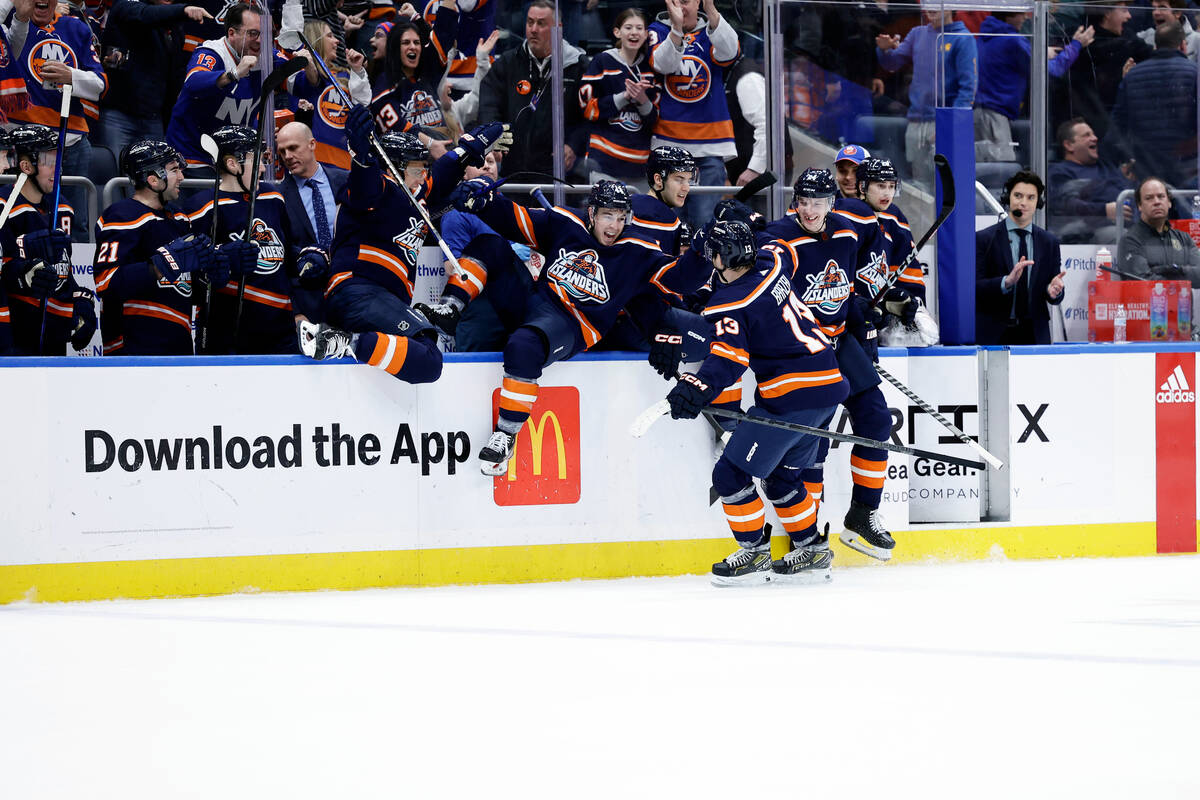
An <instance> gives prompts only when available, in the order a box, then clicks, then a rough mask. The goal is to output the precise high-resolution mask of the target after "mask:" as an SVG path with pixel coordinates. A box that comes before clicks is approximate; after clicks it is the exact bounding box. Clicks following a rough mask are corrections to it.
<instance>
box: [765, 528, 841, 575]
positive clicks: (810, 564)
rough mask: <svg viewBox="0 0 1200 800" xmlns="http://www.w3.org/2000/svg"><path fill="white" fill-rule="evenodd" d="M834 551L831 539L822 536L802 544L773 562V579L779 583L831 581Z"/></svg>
mask: <svg viewBox="0 0 1200 800" xmlns="http://www.w3.org/2000/svg"><path fill="white" fill-rule="evenodd" d="M832 566H833V551H832V550H830V549H829V539H828V538H827V537H825V536H820V537H818V538H817V539H816V540H814V541H813V542H812V543H811V544H805V545H801V546H800V547H797V548H795V549H793V550H791V551H790V552H788V554H787V555H785V556H784V557H783V558H781V559H779V560H778V561H772V562H771V572H772V573H773V575H772V580H774V581H776V582H778V583H797V584H807V583H829V582H830V581H832V580H833V574H832V572H833V570H832Z"/></svg>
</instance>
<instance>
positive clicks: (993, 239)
mask: <svg viewBox="0 0 1200 800" xmlns="http://www.w3.org/2000/svg"><path fill="white" fill-rule="evenodd" d="M1030 229H1031V230H1032V231H1033V236H1032V241H1031V247H1030V254H1029V257H1030V258H1032V259H1033V266H1031V267H1028V268H1027V269H1026V272H1025V273H1022V275H1021V281H1022V282H1024V281H1026V280H1030V281H1031V282H1030V283H1029V306H1028V307H1027V308H1024V309H1021V308H1018V309H1017V316H1018V318H1019V319H1022V320H1027V319H1031V320H1032V322H1033V331H1034V336H1035V339H1036V341H1037V343H1038V344H1050V310H1049V309H1048V308H1047V307H1046V303H1050V304H1052V305H1058V304H1059V303H1061V302H1062V301H1063V297H1064V296H1065V294H1066V293H1065V292H1064V293H1063V294H1060V295H1059V296H1058V299H1056V300H1051V299H1050V298H1049V296H1048V295H1047V294H1046V289H1047V287H1048V286H1049V285H1050V281H1051V280H1052V279H1053V278H1054V276H1055V275H1057V274H1058V273H1059V272H1061V271H1062V255H1061V254H1060V253H1059V245H1058V237H1056V236H1055V235H1054V234H1052V233H1050V232H1049V231H1047V230H1046V229H1045V228H1039V227H1038V226H1037V225H1033V226H1031V228H1030ZM1012 268H1013V256H1012V248H1011V247H1010V246H1009V243H1008V226H1007V225H1006V223H1005V221H1004V220H1001V221H1000V222H998V223H996V224H995V225H993V226H991V227H990V228H984V229H983V230H981V231H977V232H976V233H975V342H976V343H977V344H1000V343H1001V340H1002V337H1003V336H1004V333H1005V331H1006V330H1007V328H1008V319H1009V315H1010V312H1011V311H1012V303H1013V296H1012V293H1011V292H1010V293H1008V294H1005V293H1004V289H1003V287H1002V286H1001V281H1003V280H1004V277H1005V276H1006V275H1008V273H1010V272H1012ZM1029 270H1033V274H1032V275H1031V276H1030V275H1029ZM1027 276H1028V277H1027ZM1014 291H1015V289H1014Z"/></svg>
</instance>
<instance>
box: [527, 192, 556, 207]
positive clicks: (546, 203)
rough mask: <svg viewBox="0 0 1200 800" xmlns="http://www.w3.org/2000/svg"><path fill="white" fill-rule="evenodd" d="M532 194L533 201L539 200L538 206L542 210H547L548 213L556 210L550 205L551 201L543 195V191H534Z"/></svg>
mask: <svg viewBox="0 0 1200 800" xmlns="http://www.w3.org/2000/svg"><path fill="white" fill-rule="evenodd" d="M530 194H531V195H533V199H534V200H537V203H538V205H539V206H541V207H542V208H544V209H546V210H547V211H552V210H553V209H554V206H552V205H550V201H549V200H547V199H546V195H544V194H542V190H541V189H534V190H533V191H532V192H530Z"/></svg>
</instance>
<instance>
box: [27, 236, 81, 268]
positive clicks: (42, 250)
mask: <svg viewBox="0 0 1200 800" xmlns="http://www.w3.org/2000/svg"><path fill="white" fill-rule="evenodd" d="M70 247H71V237H70V236H68V235H67V234H66V233H63V232H62V231H60V230H58V229H57V228H56V229H55V230H52V231H49V230H45V231H43V230H39V231H30V232H29V233H24V234H21V235H20V236H18V237H17V256H18V257H20V258H24V259H27V260H29V261H43V262H45V263H46V264H51V265H53V264H58V263H60V262H62V261H66V260H67V251H68V249H69V248H70Z"/></svg>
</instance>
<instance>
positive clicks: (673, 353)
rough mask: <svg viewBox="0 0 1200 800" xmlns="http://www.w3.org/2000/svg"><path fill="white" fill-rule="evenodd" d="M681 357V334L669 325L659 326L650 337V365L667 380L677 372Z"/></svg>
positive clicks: (673, 377) (671, 378)
mask: <svg viewBox="0 0 1200 800" xmlns="http://www.w3.org/2000/svg"><path fill="white" fill-rule="evenodd" d="M682 359H683V335H682V334H680V332H679V331H677V330H675V329H674V328H672V327H671V326H669V325H668V326H665V327H663V328H660V329H659V330H658V332H657V333H655V334H654V335H653V336H651V337H650V358H649V361H650V366H652V367H654V371H655V372H657V373H658V374H659V375H662V376H663V377H664V378H666V379H667V380H669V381H673V380H675V378H676V377H677V375H678V373H679V362H680V360H682Z"/></svg>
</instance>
